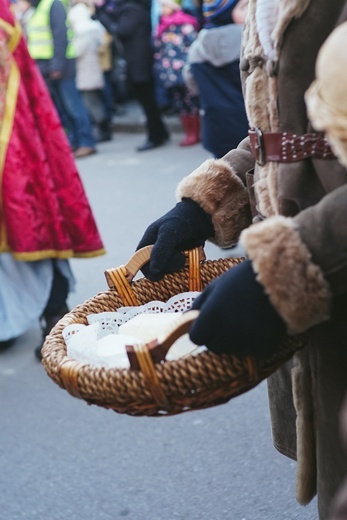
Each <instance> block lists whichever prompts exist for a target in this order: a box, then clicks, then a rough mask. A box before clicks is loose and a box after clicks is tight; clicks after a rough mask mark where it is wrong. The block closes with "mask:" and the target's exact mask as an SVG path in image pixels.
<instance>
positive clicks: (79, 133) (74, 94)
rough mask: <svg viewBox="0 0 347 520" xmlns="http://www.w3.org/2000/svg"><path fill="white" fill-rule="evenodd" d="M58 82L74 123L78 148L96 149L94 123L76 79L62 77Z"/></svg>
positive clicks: (63, 100) (65, 107) (60, 93)
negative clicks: (77, 86)
mask: <svg viewBox="0 0 347 520" xmlns="http://www.w3.org/2000/svg"><path fill="white" fill-rule="evenodd" d="M57 83H58V89H59V96H60V99H61V101H62V104H63V107H64V110H65V111H66V113H67V114H68V116H69V117H70V119H72V120H73V123H74V128H75V132H76V138H77V146H78V148H79V149H81V148H84V149H89V150H93V151H95V139H94V136H93V129H92V124H91V121H90V118H89V115H88V112H87V109H86V107H85V105H84V103H83V100H82V97H81V95H80V93H79V92H78V90H77V88H76V84H75V81H74V80H73V79H62V80H60V81H59V82H57Z"/></svg>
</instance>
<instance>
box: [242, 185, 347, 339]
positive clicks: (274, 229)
mask: <svg viewBox="0 0 347 520" xmlns="http://www.w3.org/2000/svg"><path fill="white" fill-rule="evenodd" d="M346 222H347V184H345V185H342V186H340V187H339V188H336V189H335V190H333V191H332V192H330V193H328V194H327V195H326V196H325V197H323V198H322V199H321V200H320V202H318V203H317V204H315V205H313V206H311V207H309V208H307V209H305V210H303V211H301V212H300V213H298V215H296V216H295V217H293V218H287V217H283V216H274V217H270V218H268V219H266V220H265V221H263V222H261V223H259V224H255V225H253V226H251V227H250V228H249V229H247V230H245V231H244V232H243V233H242V235H241V243H242V244H243V246H244V247H245V249H246V250H247V254H248V256H249V257H250V259H251V260H252V262H253V265H254V268H255V271H256V272H257V274H258V279H259V281H260V282H261V283H262V285H263V286H264V287H265V290H266V292H267V294H268V295H269V297H270V300H271V301H272V303H273V305H274V306H275V307H276V309H277V311H278V312H279V314H280V315H281V316H282V318H283V319H284V320H285V322H286V324H287V327H288V331H289V332H292V333H299V332H303V331H305V330H308V329H309V328H311V327H312V326H314V325H316V324H318V323H321V322H323V321H325V320H328V319H329V318H330V316H331V309H332V302H333V299H334V297H336V296H338V295H339V294H342V293H346V291H347V226H346ZM289 280H290V283H289Z"/></svg>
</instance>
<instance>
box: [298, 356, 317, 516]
mask: <svg viewBox="0 0 347 520" xmlns="http://www.w3.org/2000/svg"><path fill="white" fill-rule="evenodd" d="M307 356H308V353H307V352H306V351H304V352H297V353H296V354H295V356H294V359H293V361H294V366H293V368H292V386H293V398H294V406H295V410H296V453H297V466H296V500H297V501H298V502H299V504H301V505H303V506H305V505H307V504H308V503H309V502H311V500H312V499H313V497H314V496H315V495H316V493H317V462H316V442H315V433H314V411H313V403H312V380H311V371H310V370H309V369H308V368H307V363H308V359H307Z"/></svg>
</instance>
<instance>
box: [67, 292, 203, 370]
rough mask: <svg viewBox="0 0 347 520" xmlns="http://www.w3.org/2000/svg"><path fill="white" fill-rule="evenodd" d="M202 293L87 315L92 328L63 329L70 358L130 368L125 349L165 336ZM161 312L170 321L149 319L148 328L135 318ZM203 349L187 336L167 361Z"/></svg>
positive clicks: (75, 326)
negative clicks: (174, 321)
mask: <svg viewBox="0 0 347 520" xmlns="http://www.w3.org/2000/svg"><path fill="white" fill-rule="evenodd" d="M199 294H200V293H199V292H186V293H181V294H178V295H176V296H173V297H172V298H170V299H169V300H168V301H167V302H166V303H164V302H160V301H152V302H149V303H146V304H144V305H140V306H138V307H121V308H119V309H118V310H117V311H116V312H101V313H98V314H90V315H89V316H87V320H88V323H89V325H83V324H72V325H68V326H67V327H65V329H64V330H63V338H64V340H65V343H66V346H67V355H68V356H69V357H71V358H73V359H76V361H81V362H84V363H89V364H92V365H95V366H104V367H115V368H129V360H128V356H127V354H126V350H125V346H126V345H134V344H135V343H144V342H148V341H151V340H152V339H155V338H157V337H158V336H159V335H162V334H163V333H165V330H166V329H165V327H168V326H169V325H171V326H172V320H176V319H178V317H179V315H180V314H182V313H183V312H185V311H188V310H189V309H190V308H191V306H192V304H193V301H194V299H195V298H196V297H197V296H198V295H199ZM158 313H165V314H167V316H166V318H167V319H166V320H163V319H159V317H158V320H153V319H150V320H149V321H150V323H148V324H147V325H148V326H146V325H144V324H143V320H141V318H138V319H135V317H136V316H140V315H142V314H158ZM169 315H170V318H169ZM130 320H132V321H133V325H131V323H130ZM128 322H129V326H128V325H127V326H125V327H124V331H123V330H122V326H123V325H124V324H126V323H128ZM147 322H148V319H147ZM163 322H165V323H163ZM203 350H205V347H197V346H196V345H195V344H194V343H192V342H191V341H190V340H189V336H188V334H185V335H183V336H182V337H181V338H179V339H178V340H177V341H176V342H175V343H174V344H173V345H172V347H171V348H170V350H169V351H168V353H167V356H166V360H168V361H170V360H173V359H178V358H180V357H182V356H187V355H191V354H193V355H195V354H198V353H199V352H201V351H203Z"/></svg>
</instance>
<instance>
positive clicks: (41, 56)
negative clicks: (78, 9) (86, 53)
mask: <svg viewBox="0 0 347 520" xmlns="http://www.w3.org/2000/svg"><path fill="white" fill-rule="evenodd" d="M60 1H61V2H62V4H63V5H64V7H65V3H66V2H64V0H60ZM52 3H53V0H41V2H40V3H39V5H38V6H37V7H36V9H35V11H34V13H33V14H32V16H31V17H30V19H29V21H28V24H27V38H28V49H29V53H30V55H31V57H32V58H33V59H34V60H50V59H51V58H53V55H54V45H53V35H52V31H51V27H50V23H49V13H50V10H51V7H52ZM65 8H66V7H65ZM66 26H67V38H68V45H67V48H66V53H65V56H66V57H67V58H75V57H76V52H75V49H74V46H73V44H72V36H73V35H72V29H71V27H69V24H68V22H66Z"/></svg>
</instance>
